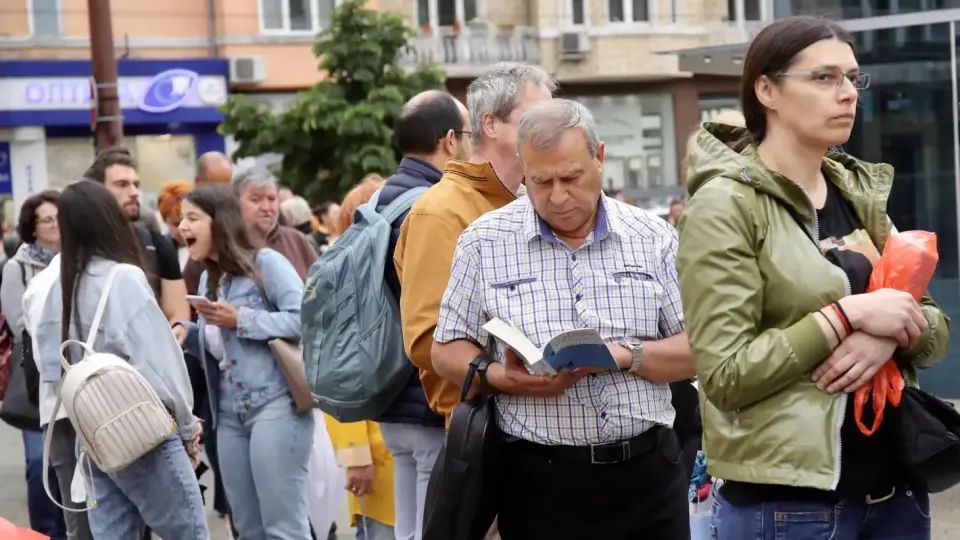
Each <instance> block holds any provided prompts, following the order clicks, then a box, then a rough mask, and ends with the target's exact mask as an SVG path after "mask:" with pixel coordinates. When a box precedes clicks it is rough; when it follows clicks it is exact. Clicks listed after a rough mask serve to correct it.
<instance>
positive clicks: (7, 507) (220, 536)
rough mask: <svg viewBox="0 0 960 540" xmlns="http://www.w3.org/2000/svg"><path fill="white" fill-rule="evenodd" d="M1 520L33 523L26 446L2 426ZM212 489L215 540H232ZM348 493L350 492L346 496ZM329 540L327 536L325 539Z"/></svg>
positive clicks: (347, 534) (343, 516)
mask: <svg viewBox="0 0 960 540" xmlns="http://www.w3.org/2000/svg"><path fill="white" fill-rule="evenodd" d="M0 448H2V449H3V450H2V451H0V517H2V518H4V519H6V520H8V521H11V522H13V523H15V524H16V525H19V526H21V527H27V526H29V524H30V519H29V517H28V515H27V492H26V480H25V479H24V470H23V467H24V465H23V442H22V439H21V437H20V432H19V431H17V430H15V429H13V428H11V427H10V426H8V425H6V424H4V423H3V422H0ZM201 482H203V483H204V484H206V485H210V486H212V485H213V480H212V476H211V473H209V472H208V473H207V475H205V476H204V477H203V478H202V479H201ZM212 489H213V488H212V487H211V489H210V491H209V493H210V495H208V496H207V522H208V523H209V524H210V533H211V534H210V538H211V540H229V538H230V537H229V536H228V525H227V524H226V522H225V521H224V520H223V519H220V518H219V517H218V516H217V513H216V512H214V511H213V509H212V508H211V505H212V502H213V495H212ZM344 493H346V492H344ZM337 524H338V533H340V534H338V535H337V536H338V537H339V538H338V540H347V539H352V538H353V536H354V535H353V532H352V530H351V529H350V527H349V515H348V512H347V509H346V495H344V508H343V510H342V511H341V512H340V513H339V514H338V516H337ZM321 539H322V540H326V536H322V537H321Z"/></svg>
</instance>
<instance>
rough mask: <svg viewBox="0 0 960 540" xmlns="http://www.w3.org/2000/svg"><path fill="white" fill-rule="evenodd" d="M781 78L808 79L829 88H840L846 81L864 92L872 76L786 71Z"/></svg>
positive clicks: (824, 71)
mask: <svg viewBox="0 0 960 540" xmlns="http://www.w3.org/2000/svg"><path fill="white" fill-rule="evenodd" d="M776 77H777V78H779V77H808V78H809V79H810V80H811V81H813V82H815V83H817V84H819V85H820V86H823V87H826V88H829V87H831V86H832V87H835V88H840V87H841V86H842V85H843V81H844V79H846V80H848V81H850V83H851V84H853V87H854V88H856V89H857V90H864V89H866V88H867V87H868V86H870V74H868V73H861V72H859V71H853V72H850V73H843V72H841V71H839V70H810V71H784V72H781V73H778V74H777V75H776Z"/></svg>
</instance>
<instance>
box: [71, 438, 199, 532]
mask: <svg viewBox="0 0 960 540" xmlns="http://www.w3.org/2000/svg"><path fill="white" fill-rule="evenodd" d="M86 463H87V460H86V458H84V466H83V467H84V471H86ZM89 463H90V467H91V469H93V479H92V480H93V482H92V483H93V485H92V489H93V491H92V492H90V489H91V488H90V487H88V488H87V489H88V491H87V497H88V498H90V497H93V498H95V499H96V501H97V507H96V508H94V509H93V510H91V511H90V530H91V532H93V537H94V538H96V539H97V540H133V539H138V538H141V537H142V536H143V531H144V527H146V526H149V527H150V528H151V529H152V530H153V532H155V533H156V534H157V536H159V537H161V538H170V539H173V538H176V539H177V540H181V539H182V540H194V539H196V540H209V538H210V531H208V530H207V517H206V512H205V511H204V508H203V499H202V498H201V497H200V486H199V484H197V477H196V476H195V475H194V473H193V467H192V466H191V465H190V458H189V457H187V451H186V449H185V448H184V447H183V442H182V441H181V440H180V438H179V437H177V436H176V435H174V436H173V437H170V438H169V439H167V440H166V441H164V442H163V444H161V445H160V446H159V447H157V448H155V449H153V450H151V451H150V452H148V453H147V454H146V455H145V456H143V457H142V458H140V459H138V460H137V461H134V462H133V463H131V464H130V465H129V466H128V467H127V468H125V469H122V470H120V471H117V472H113V473H104V472H101V471H100V470H99V469H97V467H96V465H94V464H93V462H92V461H90V462H89Z"/></svg>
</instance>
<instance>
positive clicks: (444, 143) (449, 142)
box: [440, 129, 457, 156]
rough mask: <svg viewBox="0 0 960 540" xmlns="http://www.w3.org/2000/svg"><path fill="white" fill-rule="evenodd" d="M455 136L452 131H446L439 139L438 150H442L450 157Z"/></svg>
mask: <svg viewBox="0 0 960 540" xmlns="http://www.w3.org/2000/svg"><path fill="white" fill-rule="evenodd" d="M456 136H457V133H456V132H455V131H453V130H452V129H448V130H447V133H446V134H444V136H443V138H442V139H440V149H441V150H443V151H444V152H445V153H446V154H447V155H450V156H452V155H453V150H454V142H453V139H454V138H455V137H456Z"/></svg>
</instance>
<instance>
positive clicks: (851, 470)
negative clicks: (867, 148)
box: [707, 182, 906, 505]
mask: <svg viewBox="0 0 960 540" xmlns="http://www.w3.org/2000/svg"><path fill="white" fill-rule="evenodd" d="M817 219H818V221H819V225H820V239H819V240H820V251H821V252H822V253H823V256H824V257H826V259H827V260H828V261H830V262H831V263H833V264H834V265H836V266H838V267H840V268H841V269H843V271H844V272H845V273H846V274H847V279H848V280H849V282H850V293H851V294H862V293H864V292H866V290H867V284H868V283H869V281H870V274H871V272H872V271H873V265H874V264H875V263H876V261H877V259H879V258H880V253H879V252H878V251H877V248H876V246H874V245H873V241H872V240H871V239H870V236H869V235H868V234H867V232H866V230H864V228H863V223H861V221H860V219H859V218H858V217H857V214H856V212H855V211H854V209H853V207H852V206H851V205H850V203H849V202H847V201H846V199H844V198H843V194H842V193H841V192H840V190H839V189H838V188H837V187H836V186H835V185H833V183H832V182H827V200H826V202H825V203H824V205H823V208H822V209H820V210H817ZM897 412H898V411H897V409H896V408H894V407H891V406H889V405H888V406H887V408H886V410H885V411H884V419H883V423H881V424H880V428H879V429H878V430H877V431H876V433H874V434H873V435H871V436H870V437H867V436H866V435H864V434H863V433H861V432H860V428H858V427H857V423H856V420H855V419H854V395H853V394H850V395H848V396H847V408H846V415H845V416H844V420H843V426H842V428H841V430H840V444H841V459H840V465H841V466H840V471H841V472H840V483H839V484H838V485H837V490H836V492H829V491H821V490H817V489H810V488H795V487H787V486H777V485H756V484H747V483H743V482H728V483H727V484H725V485H724V487H723V490H724V491H723V494H724V497H726V498H727V499H728V500H730V501H731V502H732V503H734V504H743V505H746V504H754V503H756V502H760V501H765V500H788V499H789V500H796V499H831V500H835V499H839V498H843V497H849V498H854V499H859V500H863V497H864V496H865V495H871V496H873V497H874V498H877V497H881V496H883V495H886V494H888V493H889V492H890V490H891V488H892V487H894V486H902V485H903V483H904V482H905V479H906V475H905V471H904V467H903V466H902V465H901V463H900V461H899V459H898V457H897V455H896V453H895V446H894V444H895V439H894V432H895V430H894V429H893V428H892V427H891V424H893V423H894V422H896V421H897V418H896V413H897ZM862 420H863V423H864V425H866V426H868V427H869V426H871V425H873V409H872V407H871V406H870V404H869V403H868V404H867V406H866V407H864V413H863V418H862ZM707 459H709V456H708V458H707Z"/></svg>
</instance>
